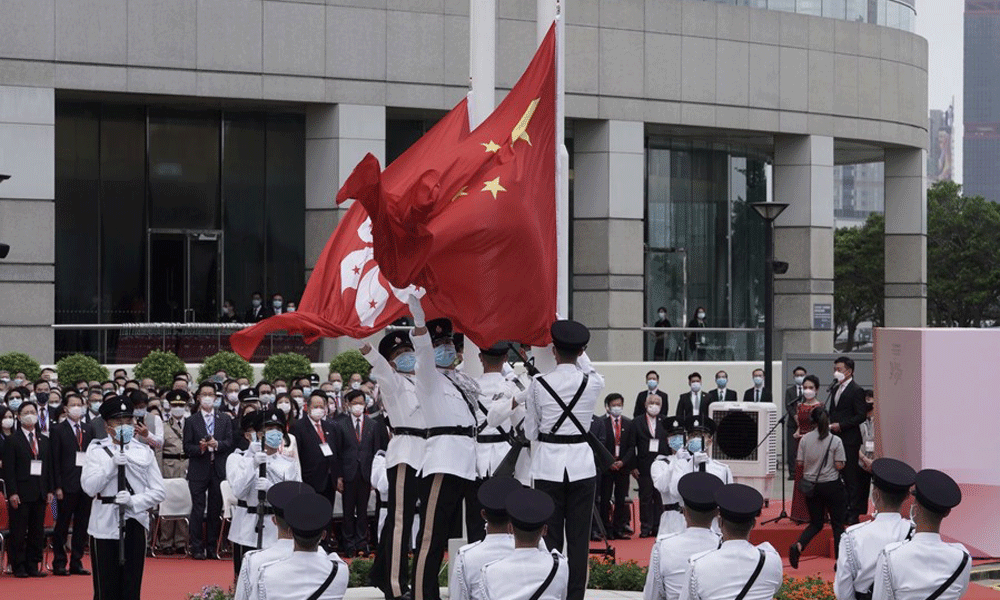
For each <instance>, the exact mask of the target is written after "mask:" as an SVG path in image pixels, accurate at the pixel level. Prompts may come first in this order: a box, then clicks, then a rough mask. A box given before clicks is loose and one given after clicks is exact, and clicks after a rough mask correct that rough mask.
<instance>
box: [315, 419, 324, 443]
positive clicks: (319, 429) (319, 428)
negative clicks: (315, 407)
mask: <svg viewBox="0 0 1000 600" xmlns="http://www.w3.org/2000/svg"><path fill="white" fill-rule="evenodd" d="M316 433H317V434H318V435H319V443H321V444H325V443H326V436H325V435H323V426H322V425H320V423H319V422H317V423H316Z"/></svg>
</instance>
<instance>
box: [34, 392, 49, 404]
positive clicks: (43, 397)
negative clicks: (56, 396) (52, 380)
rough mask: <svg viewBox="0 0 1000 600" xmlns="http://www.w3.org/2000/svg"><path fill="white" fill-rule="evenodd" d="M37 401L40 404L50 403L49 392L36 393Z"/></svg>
mask: <svg viewBox="0 0 1000 600" xmlns="http://www.w3.org/2000/svg"><path fill="white" fill-rule="evenodd" d="M35 399H36V400H38V403H39V404H46V403H48V401H49V393H48V392H35Z"/></svg>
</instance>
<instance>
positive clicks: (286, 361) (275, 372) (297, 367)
mask: <svg viewBox="0 0 1000 600" xmlns="http://www.w3.org/2000/svg"><path fill="white" fill-rule="evenodd" d="M312 372H313V368H312V363H310V362H309V359H308V358H306V357H305V356H302V355H301V354H296V353H295V352H286V353H285V354H272V355H271V357H270V358H268V359H267V361H266V362H264V372H263V377H264V379H266V380H267V381H274V380H275V379H284V380H285V381H289V380H291V379H296V378H299V377H308V376H309V375H310V374H311V373H312ZM289 385H291V382H290V381H289Z"/></svg>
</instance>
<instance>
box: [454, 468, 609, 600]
mask: <svg viewBox="0 0 1000 600" xmlns="http://www.w3.org/2000/svg"><path fill="white" fill-rule="evenodd" d="M591 502H593V498H591ZM504 506H505V507H506V509H507V514H508V515H509V516H510V528H511V531H512V532H513V533H514V551H513V552H512V553H511V554H510V555H509V556H507V557H506V558H502V559H500V560H498V561H495V562H492V563H490V564H488V565H486V566H485V567H483V569H482V574H481V575H480V581H479V591H478V592H477V593H476V594H474V595H473V597H474V598H477V599H481V600H500V599H503V600H528V599H529V598H533V599H534V600H564V599H565V598H566V597H567V596H566V594H567V590H568V586H569V565H568V564H567V560H566V557H565V556H563V555H562V554H560V553H559V552H558V551H557V550H552V551H551V552H547V551H545V550H542V549H541V548H540V547H539V541H540V540H541V538H542V536H543V535H544V534H545V529H546V528H547V527H548V525H547V523H549V522H550V520H551V518H552V513H553V512H554V511H555V504H554V503H553V502H552V498H550V497H549V496H548V494H546V493H545V492H540V491H538V490H533V489H530V488H524V489H521V490H517V491H515V492H513V493H511V494H510V495H509V496H507V501H506V502H505V504H504ZM589 530H590V528H589V527H587V528H586V530H585V533H589Z"/></svg>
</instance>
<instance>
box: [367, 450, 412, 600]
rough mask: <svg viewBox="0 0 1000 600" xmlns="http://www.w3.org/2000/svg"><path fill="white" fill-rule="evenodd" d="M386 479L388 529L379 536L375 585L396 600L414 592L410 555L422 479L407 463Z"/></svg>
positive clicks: (391, 470)
mask: <svg viewBox="0 0 1000 600" xmlns="http://www.w3.org/2000/svg"><path fill="white" fill-rule="evenodd" d="M386 477H387V478H388V479H389V497H388V498H387V499H386V517H385V525H384V526H383V527H382V531H380V532H379V536H378V552H377V553H376V554H375V562H374V564H372V570H371V581H372V584H373V585H375V586H376V587H377V588H379V589H380V590H382V593H384V594H385V597H386V599H387V600H392V599H393V598H399V597H400V596H402V595H403V594H405V593H406V592H408V591H409V590H410V584H409V571H408V566H409V564H408V563H407V555H408V554H409V553H410V545H411V544H410V537H411V535H412V531H413V515H414V514H415V513H416V507H417V498H418V497H419V495H420V479H419V478H418V477H417V471H416V469H414V468H413V467H411V466H409V465H407V464H405V463H400V464H398V465H396V466H394V467H390V468H389V469H388V471H387V472H386Z"/></svg>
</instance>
